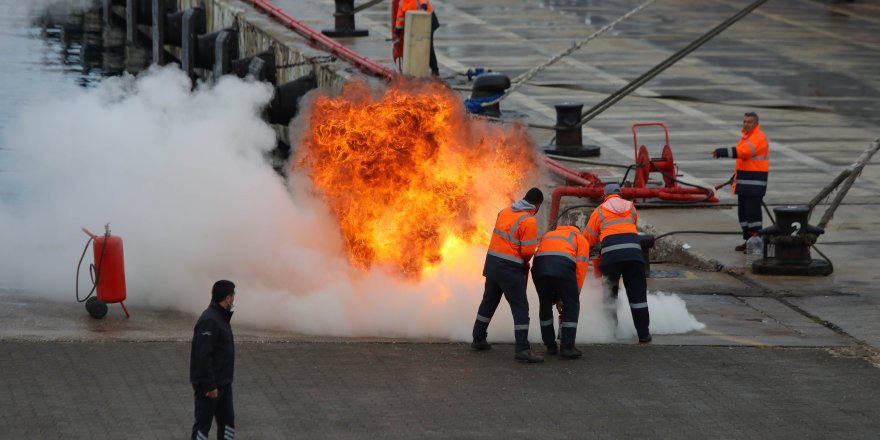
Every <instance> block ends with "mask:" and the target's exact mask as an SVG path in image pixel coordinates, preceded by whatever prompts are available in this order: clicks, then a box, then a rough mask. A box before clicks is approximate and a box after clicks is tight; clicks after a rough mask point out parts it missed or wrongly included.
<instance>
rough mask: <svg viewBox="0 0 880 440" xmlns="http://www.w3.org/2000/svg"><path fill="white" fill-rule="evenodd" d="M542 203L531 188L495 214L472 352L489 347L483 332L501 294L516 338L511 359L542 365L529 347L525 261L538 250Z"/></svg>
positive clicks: (527, 272) (540, 193) (537, 193)
mask: <svg viewBox="0 0 880 440" xmlns="http://www.w3.org/2000/svg"><path fill="white" fill-rule="evenodd" d="M543 201H544V193H542V192H541V190H540V189H538V188H532V189H530V190H529V191H528V192H526V195H525V197H523V199H522V200H518V201H517V202H516V203H514V204H513V205H511V206H509V207H507V208H504V209H503V210H501V212H499V213H498V219H497V220H496V221H495V229H494V230H493V232H492V239H491V240H490V241H489V251H488V252H487V254H486V263H485V265H484V266H483V276H485V277H486V286H485V289H484V290H483V301H482V302H481V303H480V308H479V309H478V310H477V319H476V321H474V330H473V338H474V341H473V343H471V347H473V349H474V350H488V349H489V348H491V345H489V343H488V342H486V336H487V330H488V329H489V322H490V321H491V320H492V316H494V315H495V310H496V309H497V308H498V304H499V303H500V302H501V296H502V295H504V297H505V298H507V303H508V304H510V311H511V313H513V324H514V325H513V334H514V337H515V338H516V346H515V348H514V351H515V354H514V359H515V360H517V361H520V362H529V363H538V362H544V358H542V357H541V356H538V355H535V354H532V351H531V349H530V347H529V302H528V299H527V298H526V284H527V282H528V276H529V260H531V259H532V255H534V253H535V248H537V247H538V222H537V221H536V220H535V214H536V213H537V212H538V209H540V208H541V203H542V202H543Z"/></svg>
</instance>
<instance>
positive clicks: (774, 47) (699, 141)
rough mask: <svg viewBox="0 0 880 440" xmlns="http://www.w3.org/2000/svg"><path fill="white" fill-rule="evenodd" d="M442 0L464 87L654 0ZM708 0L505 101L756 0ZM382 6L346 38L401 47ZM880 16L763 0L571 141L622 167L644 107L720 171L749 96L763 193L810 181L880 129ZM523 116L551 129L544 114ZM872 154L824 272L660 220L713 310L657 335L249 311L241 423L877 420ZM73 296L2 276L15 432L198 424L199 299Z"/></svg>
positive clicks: (73, 434) (665, 212) (765, 428)
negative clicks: (784, 266)
mask: <svg viewBox="0 0 880 440" xmlns="http://www.w3.org/2000/svg"><path fill="white" fill-rule="evenodd" d="M276 3H277V4H279V5H281V6H282V7H284V8H286V9H287V10H288V12H289V13H290V14H291V15H294V16H295V17H301V18H303V19H304V20H306V21H307V23H308V24H310V25H312V26H314V27H315V28H318V29H321V28H330V27H332V25H333V21H332V20H333V17H332V10H333V2H332V1H331V0H320V1H319V0H279V1H277V2H276ZM436 3H437V4H436V7H437V12H438V15H439V17H440V21H441V23H442V24H443V27H441V28H440V30H438V31H437V34H436V46H437V52H438V58H439V60H440V65H441V74H442V75H443V76H445V77H446V81H447V83H449V84H450V85H452V86H453V87H456V88H457V89H462V90H460V92H461V93H462V97H463V98H464V97H466V96H467V91H466V89H467V88H468V87H469V85H468V82H467V80H466V78H464V76H462V75H460V74H461V73H463V72H464V71H465V70H466V69H467V68H468V67H487V68H491V69H493V70H495V71H501V72H504V73H506V74H508V75H509V76H511V77H515V76H516V75H518V74H520V73H522V72H525V71H527V70H528V69H529V68H531V67H533V66H534V65H536V64H538V63H541V62H543V61H544V60H545V59H547V58H548V57H549V56H552V55H554V54H555V53H557V52H558V51H561V50H564V49H565V48H567V47H568V46H569V45H570V44H571V42H572V41H574V40H577V39H580V38H584V37H586V36H587V35H589V34H590V33H592V32H594V31H595V30H597V29H598V28H599V27H601V26H602V25H604V24H605V23H608V22H610V21H611V20H613V19H615V18H617V17H618V16H620V15H623V14H624V13H626V12H627V11H629V10H630V9H632V8H634V7H636V6H637V5H638V4H640V3H641V2H638V1H614V2H612V1H590V2H587V1H548V2H541V1H526V2H523V1H520V0H487V1H482V2H479V3H474V2H470V1H466V0H453V1H443V2H439V1H438V2H436ZM709 3H710V5H707V6H706V7H704V8H700V9H699V10H694V7H693V5H694V3H693V2H688V1H685V0H668V1H658V2H656V3H655V4H653V5H652V6H650V7H648V8H646V9H645V10H644V11H642V12H641V13H639V14H636V15H634V16H633V17H632V18H631V19H629V20H627V21H625V22H623V23H621V24H620V25H618V27H617V28H616V29H614V30H613V31H612V32H610V33H608V34H606V35H605V36H603V37H600V38H598V39H596V40H594V41H593V42H590V43H588V44H587V45H586V46H585V47H584V48H583V49H581V50H580V51H578V52H575V54H573V55H572V56H571V57H569V58H566V59H565V60H563V61H561V62H560V63H558V64H557V65H555V66H553V67H551V68H549V69H547V70H546V71H544V72H542V73H540V74H539V75H537V76H536V77H535V78H534V79H533V80H532V81H530V83H529V85H526V86H524V87H523V88H521V89H520V90H519V91H518V92H517V93H514V94H512V95H511V96H510V97H509V98H507V99H506V100H505V101H504V102H502V105H501V106H502V110H504V112H505V113H507V114H511V115H517V118H516V119H518V120H521V121H523V122H527V123H533V124H544V125H552V124H553V122H554V121H555V117H556V115H555V111H554V108H553V105H555V104H558V103H562V102H565V101H575V102H583V103H584V104H585V107H587V108H588V107H590V106H592V105H593V104H594V103H597V102H599V101H600V100H601V99H603V98H605V97H606V96H607V95H608V94H610V93H611V92H613V91H615V90H616V89H618V88H619V87H621V86H623V85H625V84H626V83H627V82H628V81H629V80H631V79H633V78H635V77H636V76H638V75H639V74H641V73H643V72H644V71H646V70H648V69H650V68H651V67H652V66H654V65H655V64H657V63H659V62H660V61H662V60H663V59H665V58H666V57H668V56H669V55H671V54H672V53H673V52H674V51H676V50H678V49H679V48H681V47H683V46H685V45H686V44H687V43H689V42H690V41H692V40H694V39H696V38H697V37H699V36H700V35H701V34H702V33H703V32H705V30H707V29H709V28H710V27H712V26H714V25H716V24H718V23H720V22H721V21H723V20H724V19H726V18H727V17H729V16H730V15H733V14H734V13H735V12H736V11H738V10H739V9H741V8H742V7H745V6H746V5H747V4H748V3H750V2H747V1H726V0H715V1H711V2H709ZM386 14H387V10H385V9H384V8H383V7H374V8H371V9H368V10H367V11H365V12H362V13H359V14H358V16H357V23H358V27H363V28H368V29H370V31H371V36H370V37H367V38H363V39H356V40H355V39H343V40H340V41H343V42H345V43H346V44H350V45H351V47H353V48H355V50H358V51H360V52H361V53H364V54H365V55H367V56H370V57H371V58H374V59H376V60H378V61H380V62H382V63H383V64H385V65H391V60H390V49H389V46H388V44H389V43H388V41H386V36H387V35H388V32H389V31H388V27H387V26H388V25H387V22H388V20H387V17H386ZM877 35H880V4H878V3H877V2H873V1H859V2H852V3H849V2H839V3H838V2H831V1H810V0H795V1H789V2H782V1H772V0H771V1H770V2H768V3H767V4H766V5H764V6H762V7H761V8H760V9H759V10H757V11H755V12H754V13H752V14H751V15H750V16H748V17H746V18H745V19H743V20H742V21H740V22H739V23H737V24H736V25H734V26H732V27H731V28H729V29H728V30H727V31H725V32H724V33H723V34H721V35H720V36H719V37H717V38H716V39H714V40H713V41H711V42H709V43H708V44H706V45H705V46H704V47H702V48H701V49H699V50H698V51H696V52H695V53H693V54H692V55H691V56H689V57H688V58H686V59H685V60H683V61H681V62H679V63H678V64H677V65H676V66H674V67H672V68H671V69H669V70H667V71H666V72H664V73H662V74H661V75H659V76H658V77H657V78H655V79H654V80H652V81H651V82H649V83H648V84H647V85H646V86H645V87H643V88H641V89H639V90H638V91H637V92H636V93H635V94H634V95H631V96H630V97H627V98H625V99H623V100H622V101H621V102H619V103H618V104H617V105H615V106H614V107H612V108H611V109H610V110H608V111H607V112H605V113H603V114H602V115H600V116H599V117H597V118H596V119H594V120H593V121H591V122H590V123H589V124H588V125H587V126H585V127H584V137H585V142H587V143H593V144H598V145H600V146H601V147H602V155H601V157H600V158H596V162H599V164H583V163H578V162H574V161H572V162H568V163H567V164H568V165H569V166H571V167H575V168H579V169H591V170H598V171H599V172H601V173H602V174H603V175H605V176H607V177H606V178H608V179H613V178H620V176H621V175H622V173H621V172H620V171H622V170H620V169H619V168H616V167H611V166H607V165H602V163H606V164H615V165H627V164H630V163H632V161H633V146H632V145H633V139H632V132H631V129H630V125H631V124H633V123H636V122H647V121H661V122H664V123H666V124H667V125H668V126H669V130H670V140H671V147H672V150H673V153H674V157H675V160H676V163H677V164H678V167H679V172H680V173H681V174H682V176H681V179H682V180H685V181H688V182H692V183H695V184H698V185H702V186H714V185H716V184H718V183H721V182H723V181H725V180H726V179H727V178H728V177H729V175H730V173H731V172H732V170H733V162H732V161H722V160H717V161H716V160H713V159H712V158H711V156H710V151H711V150H712V149H714V148H717V147H723V146H731V145H733V144H734V143H735V142H736V140H737V139H738V137H739V127H740V122H741V116H742V114H743V112H745V111H757V112H758V113H759V114H760V116H761V123H762V126H763V128H764V131H765V132H766V133H767V134H768V136H769V138H770V140H771V151H772V152H773V153H772V154H773V156H772V157H773V159H772V165H771V177H770V189H769V192H768V195H767V197H766V198H765V201H766V202H767V204H768V205H770V207H771V208H772V207H773V206H784V205H792V204H805V203H806V202H807V201H809V200H810V199H811V198H812V197H813V196H814V195H815V194H816V193H818V192H819V191H820V190H821V188H822V187H823V186H824V185H826V184H827V183H828V182H830V181H831V180H832V179H833V178H834V176H836V175H837V173H839V172H840V171H841V170H842V169H843V168H845V167H846V166H847V165H849V164H850V163H852V162H853V161H854V160H855V159H856V158H857V157H858V156H859V155H860V154H861V153H862V151H864V150H865V149H866V148H867V147H868V146H869V143H870V142H871V141H872V140H873V139H875V138H877V137H878V136H880V131H878V128H877V126H878V123H880V112H878V110H880V73H878V72H880V69H878V63H880V56H878V55H880V54H878V51H880V44H878V43H877V41H878V40H877V38H876V36H877ZM530 131H531V133H532V135H533V137H534V138H535V140H536V142H537V143H538V144H539V145H540V144H546V143H547V142H549V141H550V139H551V138H552V137H553V132H552V131H551V130H545V129H540V128H531V129H530ZM649 148H651V145H649ZM877 160H878V159H876V158H875V160H874V164H871V165H869V166H867V167H866V168H865V170H864V172H863V174H862V176H861V177H860V179H859V180H858V181H857V183H856V185H855V186H854V187H853V188H852V190H850V192H849V195H848V196H847V198H846V200H845V202H844V204H843V205H842V206H841V207H840V208H839V209H838V211H837V213H836V215H835V217H834V219H833V220H832V221H831V223H830V224H829V226H828V228H827V230H826V233H825V234H824V235H822V236H820V238H819V240H818V248H819V249H820V250H821V251H822V252H824V253H825V254H826V255H827V256H828V257H829V258H830V260H831V261H832V262H833V263H834V273H833V274H831V275H830V276H827V277H792V276H785V277H781V276H759V275H754V274H751V273H749V272H746V271H745V270H744V269H743V265H744V256H743V254H741V253H736V252H734V251H733V247H734V246H735V245H737V244H739V243H740V238H739V237H737V236H736V235H708V234H693V233H680V234H673V235H670V236H669V237H668V238H664V239H662V240H661V241H660V242H658V250H657V251H658V253H657V254H656V257H655V258H656V259H657V260H658V261H656V262H655V264H653V267H652V269H654V270H655V271H656V274H657V275H658V276H657V277H652V278H651V279H650V280H649V288H650V289H651V290H652V291H664V292H672V293H677V294H679V295H680V296H681V297H682V298H684V299H685V301H686V302H687V305H688V310H689V311H690V312H691V313H693V314H694V315H695V316H696V318H697V319H698V320H700V321H701V322H703V323H705V324H706V328H705V329H703V330H698V331H693V332H690V333H688V334H683V335H666V336H658V337H656V338H655V341H654V343H653V344H652V345H651V346H637V345H634V344H594V345H588V346H586V347H584V350H585V353H586V357H585V359H583V360H580V361H572V362H563V361H561V360H559V359H556V358H552V359H549V360H548V362H546V363H545V364H543V365H521V364H517V363H514V362H513V361H512V360H511V359H510V358H511V354H510V352H511V349H510V346H509V345H506V344H500V346H496V348H495V349H494V350H492V351H490V352H487V353H474V352H471V351H470V350H469V349H468V347H467V346H466V345H464V344H460V343H437V342H432V341H407V340H387V339H381V340H380V339H369V340H361V339H358V340H351V339H340V338H316V337H305V336H302V335H295V334H288V333H284V332H274V331H265V330H259V329H249V328H241V327H236V335H237V339H238V342H239V346H238V350H239V364H238V368H237V370H236V375H237V376H236V377H237V379H236V393H237V394H236V409H237V413H238V420H239V423H238V431H239V434H240V436H241V437H242V438H274V437H283V438H292V437H300V438H363V437H382V438H425V437H430V438H489V437H498V436H501V435H504V436H507V437H515V438H521V437H533V436H538V435H540V436H542V437H548V438H572V437H589V438H621V437H635V436H639V437H650V438H668V437H681V438H844V437H845V438H848V439H852V438H876V433H877V432H878V431H880V424H878V420H880V417H878V416H880V410H878V408H880V405H878V404H880V400H878V399H880V397H878V396H880V394H878V392H877V391H878V390H880V369H878V368H877V366H878V365H880V357H878V350H880V321H878V320H877V319H876V317H877V316H878V312H880V291H878V289H877V287H876V286H877V285H878V284H877V283H878V277H880V275H878V272H877V270H876V266H877V263H878V256H877V254H876V250H875V249H876V248H877V243H878V242H880V228H878V221H877V220H876V219H877V218H878V214H880V209H878V208H880V207H878V202H880V200H878V198H877V193H878V190H880V171H878V167H877V165H876V163H877ZM719 197H720V198H721V203H719V204H718V207H714V208H699V209H693V208H685V207H676V208H668V207H662V208H661V207H656V208H655V207H649V206H645V207H643V208H642V209H641V210H640V220H641V222H642V226H643V227H645V228H646V229H649V230H652V231H654V232H655V233H657V234H661V233H668V232H674V231H681V230H701V231H728V232H735V231H736V230H737V220H736V207H735V203H736V199H735V197H734V196H732V195H731V194H730V193H729V190H723V191H721V192H719ZM575 202H576V200H575V201H571V203H575ZM824 209H825V206H824V205H820V206H819V207H818V208H817V211H816V212H815V213H814V214H813V216H812V218H811V223H816V222H818V219H819V218H820V217H821V215H822V213H823V211H824ZM544 221H546V219H544ZM765 223H769V221H768V220H767V219H766V216H765ZM660 251H662V252H660ZM814 257H815V258H818V255H814ZM661 274H666V275H671V276H666V277H661V276H659V275H661ZM81 307H82V306H81V305H79V304H59V303H37V302H34V301H32V300H29V299H27V298H26V297H23V296H22V295H21V293H19V292H13V291H8V290H7V291H0V368H2V370H3V371H4V372H6V374H4V376H3V379H0V392H2V393H3V394H4V395H5V396H8V397H7V398H5V399H2V400H0V420H2V426H4V429H3V430H2V432H0V438H49V437H53V438H58V437H60V438H111V437H124V438H179V437H182V436H183V435H185V433H186V432H187V431H188V429H189V424H190V412H191V407H190V406H191V402H190V398H191V397H190V394H189V393H190V391H189V389H188V384H187V383H186V369H187V362H188V354H189V346H188V343H187V341H188V340H189V338H190V332H191V326H192V323H193V319H194V317H192V316H187V315H183V314H179V313H173V312H165V311H151V310H141V311H139V313H138V314H137V316H136V318H133V319H131V320H129V321H124V320H123V318H122V316H121V311H120V310H116V309H115V308H113V307H111V313H110V315H109V316H108V317H107V318H106V319H105V320H103V321H95V320H92V319H90V318H88V317H87V316H85V312H84V310H82V308H81ZM50 421H51V422H50Z"/></svg>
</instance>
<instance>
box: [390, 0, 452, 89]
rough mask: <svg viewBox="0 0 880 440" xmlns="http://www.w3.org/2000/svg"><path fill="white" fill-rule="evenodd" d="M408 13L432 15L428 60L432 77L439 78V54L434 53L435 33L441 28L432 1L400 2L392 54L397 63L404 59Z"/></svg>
mask: <svg viewBox="0 0 880 440" xmlns="http://www.w3.org/2000/svg"><path fill="white" fill-rule="evenodd" d="M406 11H425V12H430V13H431V54H430V58H429V60H428V67H430V68H431V75H433V76H439V75H440V69H439V67H438V66H437V54H436V53H435V52H434V31H436V30H437V28H439V27H440V20H438V19H437V14H436V13H434V7H433V6H431V2H430V0H400V3H399V5H398V7H397V18H396V20H395V22H394V40H393V41H394V43H393V44H394V47H393V49H392V53H393V56H394V59H395V61H397V60H399V59H400V58H402V57H403V30H404V25H405V24H406ZM399 65H400V64H399V62H398V66H399Z"/></svg>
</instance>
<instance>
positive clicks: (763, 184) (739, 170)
mask: <svg viewBox="0 0 880 440" xmlns="http://www.w3.org/2000/svg"><path fill="white" fill-rule="evenodd" d="M712 157H714V158H719V157H733V158H736V171H735V174H734V175H733V193H734V194H736V196H737V214H738V217H739V225H740V227H741V228H742V233H743V241H745V240H748V239H749V237H751V236H752V235H754V234H757V233H758V231H760V230H761V228H762V227H763V215H762V213H761V205H762V204H763V203H764V195H765V194H767V179H768V177H769V176H770V142H769V141H768V140H767V136H765V135H764V132H763V131H761V124H760V123H759V122H758V114H757V113H755V112H748V113H746V114H745V115H744V116H743V125H742V137H741V138H740V140H739V142H737V144H736V146H735V147H732V148H718V149H716V150H715V151H713V152H712ZM734 249H736V250H737V251H742V252H745V250H746V244H745V243H743V244H741V245H738V246H737V247H735V248H734Z"/></svg>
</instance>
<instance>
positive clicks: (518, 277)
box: [473, 266, 529, 351]
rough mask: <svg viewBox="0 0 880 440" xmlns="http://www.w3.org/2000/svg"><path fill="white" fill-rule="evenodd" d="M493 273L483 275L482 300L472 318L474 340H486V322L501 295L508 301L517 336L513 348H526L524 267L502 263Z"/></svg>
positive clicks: (526, 315)
mask: <svg viewBox="0 0 880 440" xmlns="http://www.w3.org/2000/svg"><path fill="white" fill-rule="evenodd" d="M494 272H495V276H487V277H486V287H485V289H484V290H483V301H481V302H480V308H479V309H477V319H476V321H474V331H473V336H474V341H485V340H486V333H487V330H488V329H489V321H491V320H492V316H494V315H495V310H496V309H497V308H498V304H499V303H500V302H501V296H502V295H504V298H506V299H507V303H508V304H510V312H511V313H513V335H514V337H516V346H515V350H516V351H523V350H528V349H529V300H528V299H527V298H526V274H525V273H523V269H518V268H516V267H510V266H504V267H499V268H498V269H496V270H494Z"/></svg>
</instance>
